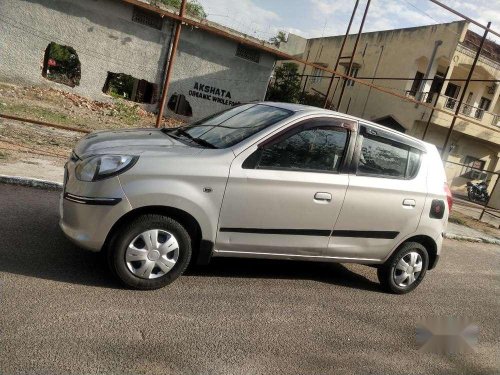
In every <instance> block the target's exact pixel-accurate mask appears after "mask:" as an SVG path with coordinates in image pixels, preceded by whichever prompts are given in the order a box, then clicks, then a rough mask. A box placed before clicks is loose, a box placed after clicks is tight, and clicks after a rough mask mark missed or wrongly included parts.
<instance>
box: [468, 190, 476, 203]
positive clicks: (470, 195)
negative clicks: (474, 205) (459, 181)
mask: <svg viewBox="0 0 500 375" xmlns="http://www.w3.org/2000/svg"><path fill="white" fill-rule="evenodd" d="M467 196H468V197H469V201H471V202H474V198H473V194H472V191H470V190H469V191H468V192H467Z"/></svg>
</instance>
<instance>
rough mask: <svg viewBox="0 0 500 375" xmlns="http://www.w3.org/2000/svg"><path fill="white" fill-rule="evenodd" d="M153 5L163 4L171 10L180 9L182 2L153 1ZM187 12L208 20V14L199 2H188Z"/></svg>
mask: <svg viewBox="0 0 500 375" xmlns="http://www.w3.org/2000/svg"><path fill="white" fill-rule="evenodd" d="M150 2H151V4H153V5H155V4H158V3H160V4H163V5H166V6H168V7H171V8H175V9H180V7H181V2H182V1H181V0H151V1H150ZM186 12H187V14H189V15H190V16H193V17H197V18H201V19H205V18H207V13H206V12H205V9H204V8H203V6H202V5H201V4H200V3H199V2H198V1H197V0H191V1H188V2H187V4H186Z"/></svg>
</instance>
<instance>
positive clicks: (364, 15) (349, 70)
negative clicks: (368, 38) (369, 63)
mask: <svg viewBox="0 0 500 375" xmlns="http://www.w3.org/2000/svg"><path fill="white" fill-rule="evenodd" d="M370 2H371V0H368V1H367V2H366V8H365V12H364V13H363V19H362V20H361V25H360V26H359V31H358V35H357V37H356V41H355V42H354V48H353V50H352V55H351V59H350V60H349V67H348V69H347V76H350V75H351V70H352V63H353V61H354V56H355V55H356V50H357V49H358V42H359V38H360V37H361V33H362V32H363V26H364V25H365V20H366V15H367V14H368V8H370ZM346 85H347V79H346V78H345V77H344V82H343V83H342V90H341V91H340V96H339V102H338V104H337V111H340V105H341V104H342V97H343V96H344V90H345V87H346Z"/></svg>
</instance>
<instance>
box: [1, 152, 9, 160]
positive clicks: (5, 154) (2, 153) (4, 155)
mask: <svg viewBox="0 0 500 375" xmlns="http://www.w3.org/2000/svg"><path fill="white" fill-rule="evenodd" d="M8 156H9V154H8V153H6V152H3V151H0V160H6V159H7V157H8Z"/></svg>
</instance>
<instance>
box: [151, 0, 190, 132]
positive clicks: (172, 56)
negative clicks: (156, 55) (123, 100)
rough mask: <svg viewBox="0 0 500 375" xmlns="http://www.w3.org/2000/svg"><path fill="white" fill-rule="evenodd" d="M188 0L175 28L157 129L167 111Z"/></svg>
mask: <svg viewBox="0 0 500 375" xmlns="http://www.w3.org/2000/svg"><path fill="white" fill-rule="evenodd" d="M186 2H187V0H182V3H181V9H180V11H179V17H181V20H179V21H178V23H177V27H176V28H175V34H174V41H173V42H172V48H171V50H170V54H169V57H170V58H169V61H168V67H167V72H166V73H165V81H164V83H163V90H162V92H161V100H160V108H159V110H158V116H157V117H156V127H157V128H159V127H160V125H161V119H162V117H163V111H164V110H165V102H166V100H167V92H168V86H169V85H170V77H171V76H172V70H173V68H174V61H175V54H176V53H177V46H178V45H179V37H180V35H181V29H182V18H183V17H184V13H185V11H186Z"/></svg>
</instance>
